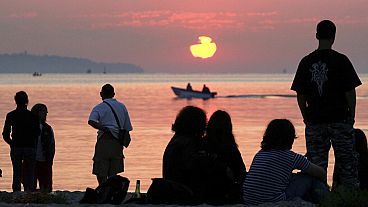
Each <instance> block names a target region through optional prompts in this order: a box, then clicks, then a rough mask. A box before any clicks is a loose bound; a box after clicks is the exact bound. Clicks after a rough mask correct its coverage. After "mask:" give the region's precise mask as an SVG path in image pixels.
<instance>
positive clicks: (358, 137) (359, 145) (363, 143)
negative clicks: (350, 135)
mask: <svg viewBox="0 0 368 207" xmlns="http://www.w3.org/2000/svg"><path fill="white" fill-rule="evenodd" d="M354 133H355V148H356V151H357V152H358V153H359V154H360V155H367V154H368V150H367V137H366V136H365V134H364V132H363V130H361V129H354Z"/></svg>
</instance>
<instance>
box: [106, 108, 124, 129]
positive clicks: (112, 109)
mask: <svg viewBox="0 0 368 207" xmlns="http://www.w3.org/2000/svg"><path fill="white" fill-rule="evenodd" d="M103 102H104V103H105V104H107V105H108V106H109V107H110V109H111V111H112V113H113V114H114V117H115V120H116V123H117V124H118V127H119V129H121V125H120V122H119V118H118V115H116V112H115V110H114V108H112V106H111V104H109V103H108V102H107V101H103Z"/></svg>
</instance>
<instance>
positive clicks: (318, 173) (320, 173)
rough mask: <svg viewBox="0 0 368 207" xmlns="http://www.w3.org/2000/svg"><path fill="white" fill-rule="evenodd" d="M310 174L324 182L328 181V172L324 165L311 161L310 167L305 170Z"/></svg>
mask: <svg viewBox="0 0 368 207" xmlns="http://www.w3.org/2000/svg"><path fill="white" fill-rule="evenodd" d="M305 172H306V173H307V174H308V175H311V176H313V177H316V178H318V179H320V180H322V181H324V182H326V181H327V172H326V170H324V169H323V168H322V167H320V166H318V165H316V164H313V163H310V165H309V167H308V169H307V170H306V171H305Z"/></svg>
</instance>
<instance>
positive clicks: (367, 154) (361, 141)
mask: <svg viewBox="0 0 368 207" xmlns="http://www.w3.org/2000/svg"><path fill="white" fill-rule="evenodd" d="M354 132H355V147H356V151H357V152H358V154H359V165H358V175H359V181H360V189H361V190H368V149H367V137H366V136H365V134H364V132H363V131H362V130H361V129H355V130H354Z"/></svg>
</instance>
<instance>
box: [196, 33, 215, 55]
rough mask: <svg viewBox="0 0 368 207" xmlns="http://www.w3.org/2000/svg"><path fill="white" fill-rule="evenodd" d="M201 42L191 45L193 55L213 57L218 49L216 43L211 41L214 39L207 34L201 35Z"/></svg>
mask: <svg viewBox="0 0 368 207" xmlns="http://www.w3.org/2000/svg"><path fill="white" fill-rule="evenodd" d="M198 39H199V44H195V45H191V46H190V52H191V53H192V55H193V57H199V58H202V59H206V58H210V57H212V56H213V55H214V54H215V53H216V50H217V46H216V43H214V42H211V41H212V39H211V38H210V37H207V36H199V37H198Z"/></svg>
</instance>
